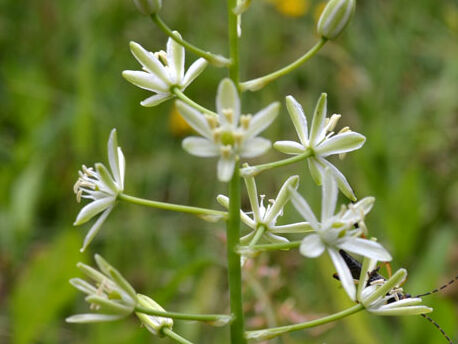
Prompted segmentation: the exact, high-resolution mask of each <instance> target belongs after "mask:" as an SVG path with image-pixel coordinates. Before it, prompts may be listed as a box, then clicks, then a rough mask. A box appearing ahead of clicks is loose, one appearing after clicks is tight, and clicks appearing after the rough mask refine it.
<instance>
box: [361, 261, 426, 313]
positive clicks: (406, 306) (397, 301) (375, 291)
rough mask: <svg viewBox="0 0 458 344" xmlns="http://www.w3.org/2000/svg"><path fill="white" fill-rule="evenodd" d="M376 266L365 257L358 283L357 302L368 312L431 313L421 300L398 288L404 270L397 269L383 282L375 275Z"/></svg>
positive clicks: (405, 273) (405, 272)
mask: <svg viewBox="0 0 458 344" xmlns="http://www.w3.org/2000/svg"><path fill="white" fill-rule="evenodd" d="M376 265H377V261H376V260H374V259H369V258H367V257H365V258H364V260H363V265H362V268H361V276H360V279H359V283H358V292H357V301H358V302H360V303H361V304H362V305H363V306H364V307H365V308H366V309H367V310H368V311H369V312H371V313H374V314H377V315H385V316H392V315H416V314H425V313H429V312H432V311H433V309H432V308H431V307H427V306H425V305H422V304H421V302H422V300H421V298H419V297H411V296H410V295H408V294H405V293H404V291H403V290H402V288H401V287H400V286H401V285H402V284H403V283H404V281H405V280H406V278H407V271H406V270H405V269H399V270H398V271H397V272H396V273H395V274H394V275H393V276H391V278H389V279H388V280H385V279H384V278H383V277H381V276H379V275H378V274H377V273H376ZM374 272H375V273H374Z"/></svg>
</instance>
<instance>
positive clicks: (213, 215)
mask: <svg viewBox="0 0 458 344" xmlns="http://www.w3.org/2000/svg"><path fill="white" fill-rule="evenodd" d="M118 199H119V200H122V201H125V202H129V203H132V204H137V205H143V206H145V207H151V208H157V209H163V210H170V211H177V212H181V213H188V214H193V215H197V216H199V217H201V218H202V219H204V220H205V221H208V222H216V221H219V220H220V219H225V218H226V217H227V213H226V212H225V211H219V210H213V209H206V208H199V207H190V206H187V205H180V204H173V203H166V202H158V201H151V200H148V199H144V198H139V197H134V196H130V195H127V194H125V193H121V194H119V196H118Z"/></svg>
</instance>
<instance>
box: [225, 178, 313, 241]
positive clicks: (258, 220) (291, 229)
mask: <svg viewBox="0 0 458 344" xmlns="http://www.w3.org/2000/svg"><path fill="white" fill-rule="evenodd" d="M245 184H246V188H247V192H248V197H249V199H250V204H251V214H252V216H251V217H250V216H249V215H248V213H246V212H244V211H243V210H241V211H240V218H241V220H242V222H243V223H245V224H246V225H247V226H248V227H249V228H250V229H251V230H252V231H251V232H250V233H249V234H247V235H245V236H244V237H242V238H240V242H241V243H242V244H245V243H252V240H253V239H254V238H255V237H256V236H257V235H256V234H257V233H259V232H261V238H260V239H264V241H266V242H268V243H279V242H288V241H289V240H288V239H286V238H285V237H283V236H280V235H277V234H289V233H304V232H309V231H310V230H311V227H310V225H309V224H308V223H306V222H299V223H293V224H287V225H277V224H276V223H277V219H278V218H279V217H280V216H282V215H283V207H284V206H285V205H286V203H287V202H288V201H289V199H290V195H291V191H290V190H292V189H297V186H298V184H299V177H298V176H291V177H289V178H288V179H287V180H286V181H285V182H284V183H283V185H282V187H281V188H280V191H279V192H278V195H277V197H276V198H275V199H271V200H269V204H268V205H267V207H266V206H265V205H264V198H265V195H261V196H260V197H258V191H257V188H256V183H255V180H254V178H253V177H247V178H245ZM217 200H218V202H219V203H220V204H221V205H222V206H224V207H225V208H228V207H229V198H228V197H227V196H223V195H218V197H217Z"/></svg>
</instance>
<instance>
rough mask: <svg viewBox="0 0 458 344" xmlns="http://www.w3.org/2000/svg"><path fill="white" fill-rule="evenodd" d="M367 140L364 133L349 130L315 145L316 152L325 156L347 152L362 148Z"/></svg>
mask: <svg viewBox="0 0 458 344" xmlns="http://www.w3.org/2000/svg"><path fill="white" fill-rule="evenodd" d="M365 141H366V138H365V137H364V136H363V135H361V134H358V133H355V132H352V131H347V132H345V133H341V134H337V135H335V136H331V137H330V138H329V139H326V140H324V141H323V142H322V143H321V144H319V145H318V146H317V147H315V153H316V154H317V155H320V156H323V157H325V156H328V155H333V154H342V153H347V152H351V151H354V150H356V149H359V148H361V147H362V145H363V144H364V142H365Z"/></svg>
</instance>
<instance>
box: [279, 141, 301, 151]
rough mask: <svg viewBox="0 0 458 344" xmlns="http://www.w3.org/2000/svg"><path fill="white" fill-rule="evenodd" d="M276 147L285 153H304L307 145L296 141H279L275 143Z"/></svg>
mask: <svg viewBox="0 0 458 344" xmlns="http://www.w3.org/2000/svg"><path fill="white" fill-rule="evenodd" d="M274 148H275V149H276V150H278V151H280V152H282V153H285V154H302V153H304V152H305V147H304V146H303V145H301V144H300V143H298V142H294V141H277V142H275V143H274Z"/></svg>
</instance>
